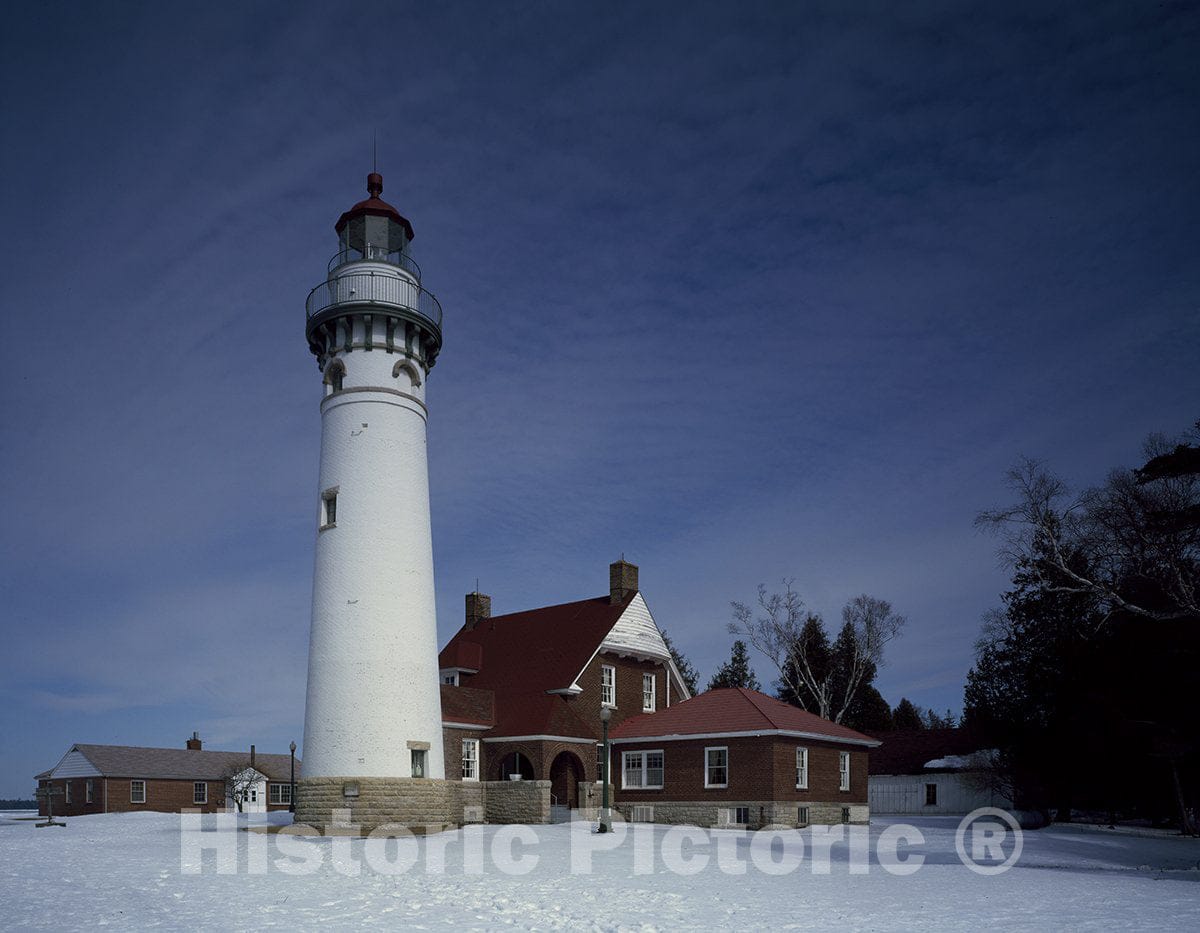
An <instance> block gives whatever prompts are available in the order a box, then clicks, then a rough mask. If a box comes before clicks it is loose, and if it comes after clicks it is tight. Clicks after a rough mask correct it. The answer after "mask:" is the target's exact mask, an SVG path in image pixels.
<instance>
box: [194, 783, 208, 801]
mask: <svg viewBox="0 0 1200 933" xmlns="http://www.w3.org/2000/svg"><path fill="white" fill-rule="evenodd" d="M192 803H208V782H207V781H193V782H192Z"/></svg>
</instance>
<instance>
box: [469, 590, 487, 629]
mask: <svg viewBox="0 0 1200 933" xmlns="http://www.w3.org/2000/svg"><path fill="white" fill-rule="evenodd" d="M491 617H492V597H490V596H485V595H484V594H483V593H480V592H479V591H478V590H476V591H475V592H474V593H468V594H467V626H466V628H467V631H468V632H469V631H471V630H472V629H474V628H475V626H477V625H478V624H479V623H480V622H482V621H483V620H484V619H490V618H491Z"/></svg>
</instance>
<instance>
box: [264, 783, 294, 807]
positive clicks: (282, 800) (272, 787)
mask: <svg viewBox="0 0 1200 933" xmlns="http://www.w3.org/2000/svg"><path fill="white" fill-rule="evenodd" d="M267 801H268V802H269V803H276V804H288V803H291V802H292V785H291V784H268V785H267Z"/></svg>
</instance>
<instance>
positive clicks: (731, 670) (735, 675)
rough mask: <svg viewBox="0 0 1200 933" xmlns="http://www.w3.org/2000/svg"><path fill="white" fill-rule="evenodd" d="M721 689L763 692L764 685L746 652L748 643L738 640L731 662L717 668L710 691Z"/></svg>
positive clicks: (709, 684)
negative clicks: (742, 688) (752, 667)
mask: <svg viewBox="0 0 1200 933" xmlns="http://www.w3.org/2000/svg"><path fill="white" fill-rule="evenodd" d="M721 687H746V688H747V689H750V690H761V689H762V685H761V684H760V683H759V682H758V678H757V677H756V676H755V675H754V671H753V670H752V669H751V667H750V657H749V655H748V654H747V652H746V643H745V642H744V641H741V640H738V641H735V642H734V643H733V653H732V654H731V655H730V657H729V660H728V661H726V662H725V663H724V664H722V665H721V666H720V667H719V668H717V672H716V673H715V674H713V677H712V680H710V681H709V682H708V689H709V690H717V689H719V688H721Z"/></svg>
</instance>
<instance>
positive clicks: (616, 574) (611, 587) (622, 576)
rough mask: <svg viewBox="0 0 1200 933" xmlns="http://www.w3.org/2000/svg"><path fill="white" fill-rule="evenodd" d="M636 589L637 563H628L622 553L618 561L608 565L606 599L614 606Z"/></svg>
mask: <svg viewBox="0 0 1200 933" xmlns="http://www.w3.org/2000/svg"><path fill="white" fill-rule="evenodd" d="M637 591H638V569H637V564H631V563H629V562H628V561H626V560H625V555H624V554H622V555H621V559H620V560H619V561H617V562H616V563H612V564H609V565H608V601H609V602H610V603H612V605H614V606H615V605H617V604H618V603H622V602H624V601H625V600H626V599H627V598H628V597H629V596H632V595H633V594H634V593H636V592H637Z"/></svg>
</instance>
